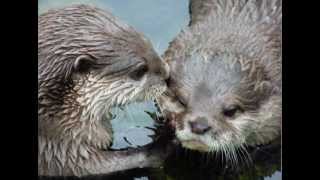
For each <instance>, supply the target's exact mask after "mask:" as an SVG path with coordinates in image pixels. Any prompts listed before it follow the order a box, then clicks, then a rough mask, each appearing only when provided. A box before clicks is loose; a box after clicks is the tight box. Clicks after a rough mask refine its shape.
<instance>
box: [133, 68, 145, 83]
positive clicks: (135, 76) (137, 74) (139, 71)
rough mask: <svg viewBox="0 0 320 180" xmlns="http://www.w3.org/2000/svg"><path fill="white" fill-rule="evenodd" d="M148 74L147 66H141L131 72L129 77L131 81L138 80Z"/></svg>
mask: <svg viewBox="0 0 320 180" xmlns="http://www.w3.org/2000/svg"><path fill="white" fill-rule="evenodd" d="M147 72H148V66H141V67H140V68H138V69H136V70H134V71H132V72H131V73H130V74H129V76H130V77H131V78H132V79H133V80H136V81H138V80H140V79H141V78H142V77H143V76H144V75H145V74H146V73H147Z"/></svg>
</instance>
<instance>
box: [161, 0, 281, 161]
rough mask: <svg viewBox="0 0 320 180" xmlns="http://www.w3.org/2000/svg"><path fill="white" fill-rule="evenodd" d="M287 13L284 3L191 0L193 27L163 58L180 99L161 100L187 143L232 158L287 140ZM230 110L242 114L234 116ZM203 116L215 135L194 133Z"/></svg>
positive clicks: (276, 1)
mask: <svg viewBox="0 0 320 180" xmlns="http://www.w3.org/2000/svg"><path fill="white" fill-rule="evenodd" d="M201 3H202V4H201ZM281 8H282V3H281V0H270V1H269V0H262V1H258V0H205V1H192V3H191V13H196V14H191V22H190V27H188V28H186V29H185V30H183V31H182V32H181V33H180V34H179V35H178V37H177V38H176V39H175V40H174V41H172V42H171V43H170V47H169V49H168V50H167V51H166V52H165V54H164V58H165V59H166V61H167V62H168V63H169V65H170V68H171V75H170V76H171V77H170V82H169V89H170V91H171V93H172V94H174V96H172V95H171V96H170V95H167V96H163V97H162V98H161V101H160V104H161V107H162V110H164V111H165V112H166V114H167V116H168V117H175V119H171V121H173V123H172V124H175V126H176V135H177V137H178V139H179V140H180V141H181V142H182V145H183V146H185V147H186V148H191V149H195V150H199V151H206V152H209V151H222V152H224V153H227V154H226V155H227V156H228V157H231V158H232V153H234V149H235V148H243V147H244V146H246V145H258V144H266V143H269V142H270V141H272V140H274V139H276V138H278V137H279V136H280V135H281V118H282V115H281V104H282V101H281V96H282V90H281V85H282V83H281V61H282V57H281V55H282V49H281V32H282V29H281V23H282V13H281ZM167 94H168V93H167ZM173 99H175V101H173ZM231 105H237V106H239V107H240V108H241V110H238V111H236V114H235V115H233V116H232V117H227V116H225V115H224V114H223V112H224V109H226V108H228V107H231ZM199 118H202V119H203V118H205V119H206V120H208V126H209V127H210V130H209V131H208V132H205V133H203V134H195V133H193V132H191V128H190V125H189V123H190V122H197V119H199Z"/></svg>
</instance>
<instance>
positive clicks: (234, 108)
mask: <svg viewBox="0 0 320 180" xmlns="http://www.w3.org/2000/svg"><path fill="white" fill-rule="evenodd" d="M239 111H243V110H242V109H241V107H240V106H238V105H231V106H229V107H225V108H224V109H223V114H224V115H225V116H227V117H233V116H234V115H235V114H236V113H237V112H239Z"/></svg>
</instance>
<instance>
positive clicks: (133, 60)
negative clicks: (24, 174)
mask: <svg viewBox="0 0 320 180" xmlns="http://www.w3.org/2000/svg"><path fill="white" fill-rule="evenodd" d="M38 29H39V33H38V39H39V40H38V58H39V63H38V82H39V85H38V103H39V105H38V126H39V127H38V134H39V149H38V151H39V152H38V171H39V175H41V176H86V175H92V174H108V173H111V172H115V171H120V170H125V169H131V168H136V167H147V166H151V165H152V162H155V160H154V159H152V158H149V159H147V156H148V154H146V152H142V151H141V152H140V151H135V150H133V151H129V152H126V151H125V152H111V151H107V150H106V149H107V148H108V147H109V146H110V144H111V142H112V129H111V124H110V122H109V119H108V118H110V117H108V116H107V115H106V114H108V113H107V112H108V111H109V110H110V108H112V107H114V106H123V105H126V104H128V103H130V102H133V101H144V100H148V99H154V98H155V97H156V96H158V95H159V94H161V93H162V92H163V91H164V90H165V88H166V86H165V83H164V79H165V78H166V77H167V76H168V71H167V69H166V68H165V64H164V63H163V62H162V60H161V59H160V58H159V57H158V56H157V54H156V53H155V52H154V50H153V48H152V45H151V43H150V42H149V41H148V40H147V39H146V38H144V36H143V35H141V34H140V33H138V32H136V31H135V30H134V29H133V28H132V27H130V26H128V25H126V24H124V23H121V22H120V21H119V20H118V19H116V18H115V17H114V16H113V15H112V14H110V13H109V12H105V11H102V10H100V9H98V8H95V7H92V6H87V5H75V6H71V7H67V8H63V9H57V10H50V11H48V12H46V13H44V14H42V15H40V16H39V20H38ZM82 55H85V56H87V57H88V58H90V59H91V60H92V61H93V62H92V64H88V66H90V69H89V70H88V71H87V72H77V71H76V70H75V68H74V64H75V61H76V59H77V58H78V57H79V56H82ZM143 64H144V65H148V67H149V72H148V75H145V76H144V77H143V78H142V79H141V80H140V81H134V80H132V79H130V78H129V77H128V73H130V72H131V71H133V70H134V69H136V68H137V67H139V66H140V65H143Z"/></svg>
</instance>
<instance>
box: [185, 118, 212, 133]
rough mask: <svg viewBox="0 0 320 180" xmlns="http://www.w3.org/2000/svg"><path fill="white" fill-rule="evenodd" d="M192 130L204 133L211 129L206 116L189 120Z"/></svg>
mask: <svg viewBox="0 0 320 180" xmlns="http://www.w3.org/2000/svg"><path fill="white" fill-rule="evenodd" d="M189 124H190V127H191V131H192V132H193V133H195V134H199V135H201V134H204V133H206V132H207V131H209V130H210V129H211V127H210V126H209V124H208V120H207V119H206V118H204V117H201V118H197V119H196V120H195V121H190V122H189Z"/></svg>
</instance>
